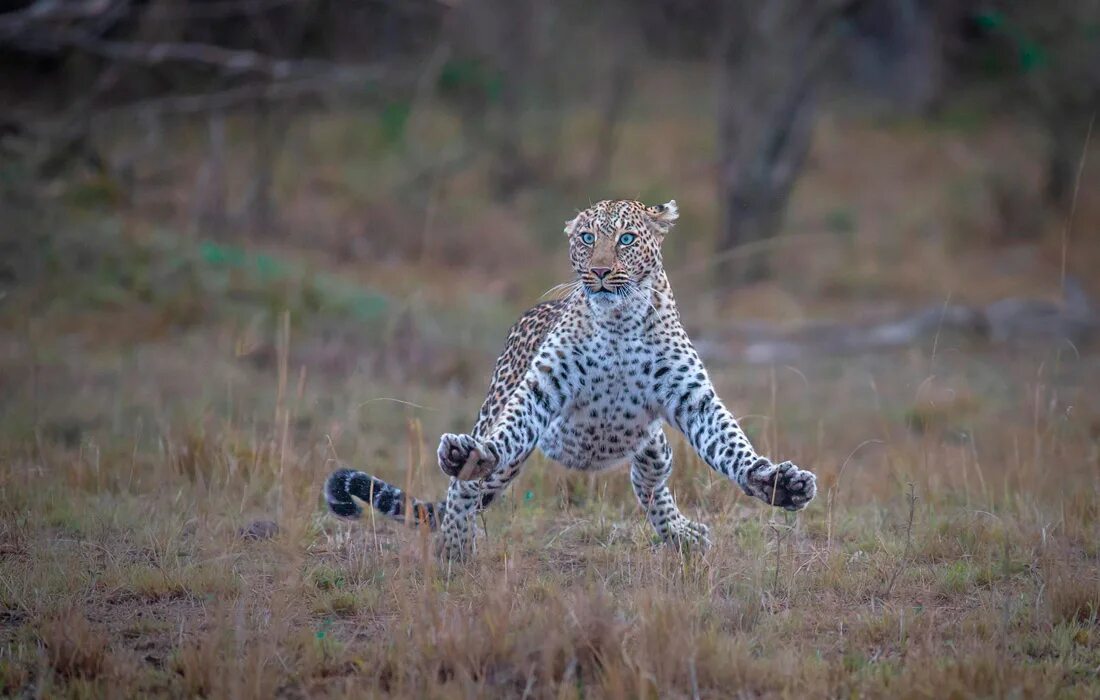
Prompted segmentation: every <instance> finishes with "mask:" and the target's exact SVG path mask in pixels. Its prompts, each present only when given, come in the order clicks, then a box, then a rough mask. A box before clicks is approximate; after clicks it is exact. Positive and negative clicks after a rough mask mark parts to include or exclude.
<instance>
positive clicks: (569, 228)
mask: <svg viewBox="0 0 1100 700" xmlns="http://www.w3.org/2000/svg"><path fill="white" fill-rule="evenodd" d="M578 216H579V215H578ZM576 221H577V217H576V216H574V217H573V218H572V219H566V220H565V229H564V231H565V235H567V236H568V235H569V232H570V231H572V230H573V224H574V223H575V222H576Z"/></svg>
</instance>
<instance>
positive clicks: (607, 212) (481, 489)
mask: <svg viewBox="0 0 1100 700" xmlns="http://www.w3.org/2000/svg"><path fill="white" fill-rule="evenodd" d="M677 217H678V210H677V208H676V202H675V201H671V202H668V203H667V204H661V205H657V206H646V205H644V204H642V203H640V202H635V201H629V200H614V201H603V202H599V203H598V204H596V205H594V206H592V207H590V208H589V209H586V210H584V211H582V212H580V213H579V214H578V215H577V216H576V217H575V218H573V219H571V220H570V221H568V222H567V223H566V227H565V233H566V235H567V237H568V240H569V258H570V261H571V262H572V265H573V269H574V271H575V272H576V273H577V278H576V280H575V281H574V282H572V283H570V284H568V285H565V289H566V291H567V294H566V296H565V297H564V298H563V299H560V300H557V301H552V302H548V303H545V304H540V305H539V306H536V307H534V308H533V309H531V310H530V311H528V312H527V313H525V314H524V315H523V316H522V317H520V319H519V321H518V322H517V323H516V325H515V326H513V327H512V330H511V332H510V333H509V334H508V342H507V344H506V346H505V349H504V352H503V353H502V354H501V356H500V358H499V359H498V360H497V364H496V369H495V370H494V372H493V378H492V382H491V383H490V386H489V393H488V395H487V396H486V398H485V402H484V403H483V404H482V407H481V411H480V413H479V414H478V420H477V423H476V424H475V425H474V427H473V430H472V431H471V432H470V433H469V434H464V435H456V434H451V433H448V434H445V435H443V436H442V438H441V439H440V442H439V451H438V455H437V456H438V458H439V465H440V468H441V469H442V470H443V471H444V473H446V474H447V475H448V476H450V477H451V483H450V487H449V488H448V489H447V498H446V500H445V501H443V502H441V503H425V502H423V501H418V500H415V499H411V498H407V497H406V496H405V494H404V493H402V492H401V490H400V489H397V488H396V487H394V486H391V485H389V484H387V483H385V482H383V481H380V480H378V479H375V478H374V477H371V476H369V475H367V474H365V473H363V472H354V471H350V470H340V471H337V472H335V473H334V474H333V475H332V476H330V477H329V480H328V482H327V484H326V488H325V494H326V497H327V500H328V502H329V505H330V507H331V508H332V510H333V512H335V513H336V514H337V515H344V516H354V515H358V513H359V507H358V505H357V504H356V503H355V502H354V500H353V499H352V496H355V497H357V498H359V499H362V500H365V501H368V502H370V503H371V504H372V505H373V506H374V507H375V508H376V509H378V510H379V511H380V512H382V513H384V514H385V515H388V516H390V517H393V518H395V519H398V520H404V521H406V522H410V523H414V524H416V523H424V524H426V525H428V526H429V527H432V528H433V529H436V528H438V529H439V530H441V534H440V538H439V540H438V544H439V547H440V550H441V553H442V554H443V555H444V556H446V557H448V558H452V559H454V558H462V557H465V556H467V555H468V554H469V553H470V551H471V550H472V547H473V542H474V536H473V534H474V526H473V516H474V515H475V514H476V513H477V512H478V511H479V510H481V509H484V508H486V507H487V506H488V505H489V504H490V503H492V501H493V500H494V499H495V497H496V496H497V494H499V493H500V492H501V491H503V490H504V489H505V488H506V487H507V486H508V484H509V483H510V482H511V481H512V480H513V479H514V478H515V477H516V475H517V474H519V471H520V469H521V468H522V466H523V463H524V460H526V458H527V456H528V455H529V454H530V453H531V451H532V450H534V449H535V448H536V447H538V448H539V449H541V450H542V451H543V452H544V453H545V454H546V455H547V456H549V457H550V458H551V459H554V460H556V461H558V462H560V463H562V464H563V465H565V466H566V467H569V468H571V469H579V470H587V471H596V470H602V469H606V468H609V467H614V466H617V465H620V464H625V463H629V464H630V482H631V485H632V487H633V489H634V493H635V495H636V496H637V498H638V502H639V503H640V504H641V507H642V509H643V510H644V511H645V514H646V518H647V519H648V520H649V522H650V524H651V525H652V526H653V528H654V530H656V532H657V534H658V535H659V536H660V537H661V538H662V539H663V540H665V541H666V542H669V543H671V544H673V545H676V546H682V545H707V544H709V543H710V540H709V537H708V531H707V527H706V526H705V525H703V524H701V523H697V522H694V521H692V520H689V519H688V518H687V517H685V516H684V515H683V514H682V513H681V512H680V510H679V508H677V506H676V502H675V500H674V499H673V497H672V493H671V491H670V490H669V488H668V480H669V476H670V475H671V473H672V450H671V448H670V447H669V444H668V440H667V438H666V437H665V434H664V428H663V426H664V424H665V423H668V424H669V425H671V426H673V427H675V428H676V429H678V430H680V431H681V432H682V433H683V434H684V435H685V436H686V437H687V439H688V441H689V442H690V443H691V445H692V447H693V448H694V449H695V450H696V452H698V453H699V456H700V457H702V458H703V460H704V461H705V462H706V463H707V464H708V465H709V466H710V467H711V468H712V469H714V470H715V471H717V472H718V473H720V474H722V475H723V476H726V477H727V478H729V479H730V480H732V481H734V482H736V483H737V484H738V485H739V486H741V488H742V489H743V490H744V491H745V493H747V494H749V495H750V496H753V497H755V498H758V499H760V500H762V501H764V502H766V503H769V504H771V505H774V506H777V507H781V508H786V509H787V510H800V509H802V508H805V507H806V505H807V504H808V503H809V502H810V501H811V500H812V499H813V497H814V495H815V494H816V491H817V486H816V480H815V477H814V475H813V474H812V473H811V472H809V471H805V470H802V469H799V468H798V467H796V466H794V465H793V464H791V463H790V462H783V463H781V464H773V463H772V462H771V461H770V460H768V459H767V458H765V457H761V456H760V455H758V454H757V453H756V451H755V450H754V449H753V447H752V444H751V443H750V442H749V439H748V437H746V436H745V433H744V432H743V431H742V430H741V427H740V426H739V425H738V423H737V420H736V419H735V418H734V417H733V415H732V414H731V413H730V412H729V410H728V409H727V408H726V407H725V405H724V404H723V403H722V401H721V399H719V398H718V395H717V393H716V392H715V390H714V386H713V385H712V384H711V382H710V379H709V377H708V376H707V371H706V368H705V367H704V366H703V363H702V361H701V360H700V359H699V354H698V353H697V352H696V350H695V348H694V347H693V346H692V343H691V340H690V339H689V338H688V335H687V333H686V332H685V331H684V328H683V326H682V325H681V323H680V314H679V311H678V310H677V308H676V303H675V301H674V299H673V296H672V290H671V288H670V287H669V283H668V278H667V277H666V276H665V270H664V264H663V262H662V259H661V244H662V242H663V240H664V238H665V236H666V234H667V233H668V232H669V229H670V228H671V227H672V224H673V222H675V221H676V219H677Z"/></svg>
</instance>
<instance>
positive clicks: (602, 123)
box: [588, 2, 642, 186]
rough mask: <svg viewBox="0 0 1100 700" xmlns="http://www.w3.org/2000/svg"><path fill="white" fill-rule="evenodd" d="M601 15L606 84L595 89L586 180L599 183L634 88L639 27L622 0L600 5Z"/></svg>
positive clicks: (604, 176) (605, 175)
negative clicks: (596, 103) (593, 137)
mask: <svg viewBox="0 0 1100 700" xmlns="http://www.w3.org/2000/svg"><path fill="white" fill-rule="evenodd" d="M604 8H605V11H604V13H603V15H602V17H603V26H604V27H605V31H606V36H607V44H606V47H605V51H606V53H607V55H608V56H607V58H608V66H607V82H606V86H605V87H604V88H603V89H601V90H600V91H599V113H600V116H599V125H598V127H597V131H596V143H595V148H593V150H592V157H591V160H589V162H588V180H589V182H591V183H593V184H599V185H601V186H602V185H603V184H604V183H605V182H606V181H607V178H608V175H609V174H610V172H611V160H612V158H614V156H615V147H616V146H617V145H618V135H619V133H618V132H619V122H620V121H622V117H623V114H624V113H625V112H626V107H627V105H628V104H629V103H630V94H631V92H632V91H633V89H634V82H635V80H634V79H635V75H636V74H637V70H638V64H639V62H640V61H639V59H640V54H641V53H642V52H641V51H640V43H641V39H642V37H641V27H640V26H639V24H638V19H637V16H636V10H635V8H633V7H631V6H628V5H626V4H625V3H622V2H609V3H607V4H606V5H604Z"/></svg>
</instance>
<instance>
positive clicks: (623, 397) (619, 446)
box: [539, 334, 657, 470]
mask: <svg viewBox="0 0 1100 700" xmlns="http://www.w3.org/2000/svg"><path fill="white" fill-rule="evenodd" d="M581 350H582V352H581V355H580V356H575V359H576V361H577V362H579V363H580V364H581V365H582V366H583V371H582V370H581V369H580V368H576V369H575V371H574V372H572V373H571V374H570V389H571V392H570V393H571V395H572V398H571V400H570V401H569V402H568V403H567V404H566V406H565V407H564V408H563V410H562V412H561V415H560V416H559V417H557V418H555V419H554V420H553V421H552V422H551V424H550V426H549V427H548V429H547V430H546V432H545V433H544V434H543V435H542V437H541V438H540V440H539V448H540V449H541V450H542V451H543V452H545V453H546V455H547V456H548V457H550V458H551V459H554V460H556V461H558V462H561V463H562V464H564V465H565V466H567V467H570V468H572V469H582V470H599V469H606V468H608V467H612V466H616V465H618V464H621V463H622V462H623V461H624V460H626V459H628V458H629V457H631V456H632V455H633V454H635V453H636V452H637V451H638V449H639V448H640V447H641V445H642V444H643V443H645V442H646V441H647V440H648V439H649V437H650V435H651V429H652V427H653V424H654V421H655V420H656V419H657V416H656V412H655V409H654V405H653V401H652V400H651V399H650V391H649V389H650V382H651V380H650V379H649V378H648V377H646V376H645V375H644V374H643V367H644V366H645V365H646V364H647V363H649V364H650V366H652V364H653V363H654V360H655V357H656V355H657V353H656V352H655V348H654V347H653V346H652V344H651V343H649V342H647V341H646V339H644V338H642V337H639V336H635V337H632V338H617V337H607V336H605V335H602V334H600V335H594V336H593V337H591V338H590V339H587V340H586V341H585V342H583V343H582V344H581Z"/></svg>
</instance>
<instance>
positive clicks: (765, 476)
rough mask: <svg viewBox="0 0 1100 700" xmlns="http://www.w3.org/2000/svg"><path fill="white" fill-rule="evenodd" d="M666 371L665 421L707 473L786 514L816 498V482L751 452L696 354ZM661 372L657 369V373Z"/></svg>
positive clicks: (800, 471)
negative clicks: (711, 471) (681, 436)
mask: <svg viewBox="0 0 1100 700" xmlns="http://www.w3.org/2000/svg"><path fill="white" fill-rule="evenodd" d="M681 361H683V362H684V364H682V365H680V366H679V367H677V368H676V369H674V370H671V369H665V370H664V379H663V380H662V381H663V383H662V384H660V385H659V388H660V390H661V392H662V393H661V397H660V398H661V402H662V404H663V408H664V411H665V418H666V420H668V422H669V423H671V424H672V425H674V426H676V427H677V428H679V429H680V431H681V432H682V433H683V434H684V435H685V436H686V437H687V438H688V440H689V441H690V442H691V446H692V447H694V448H695V451H696V452H698V453H699V456H700V457H702V458H703V461H705V462H706V463H707V464H708V465H709V466H710V467H711V469H714V470H715V471H716V472H718V473H720V474H722V475H723V476H726V477H727V478H729V479H731V480H733V481H735V482H737V484H738V485H739V486H740V487H741V489H742V490H743V491H744V492H745V493H746V494H748V495H750V496H752V497H754V498H758V499H760V500H761V501H764V502H765V503H767V504H769V505H773V506H776V507H777V508H785V509H786V510H802V509H803V508H805V507H806V506H807V505H808V504H809V503H810V501H812V500H813V498H814V496H815V495H817V477H815V476H814V474H813V472H810V471H807V470H805V469H799V468H798V467H796V466H795V465H793V464H791V463H790V462H782V463H780V464H778V465H776V464H773V463H772V462H771V460H769V459H767V458H765V457H761V456H760V455H758V454H757V453H756V451H755V450H754V449H753V446H752V443H750V442H749V438H748V436H746V435H745V433H744V431H743V430H741V426H740V425H738V424H737V419H736V418H734V417H733V414H732V413H730V412H729V410H728V409H727V408H726V407H725V406H724V405H723V404H722V401H721V399H719V398H718V395H717V394H716V393H715V391H714V387H713V386H712V385H711V383H710V379H709V378H708V377H707V374H706V370H705V369H704V368H703V363H702V362H701V361H700V360H699V357H698V354H697V353H695V351H694V350H691V354H690V355H689V356H688V357H687V358H686V360H681ZM657 371H658V372H660V371H662V370H661V369H659V370H657Z"/></svg>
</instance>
